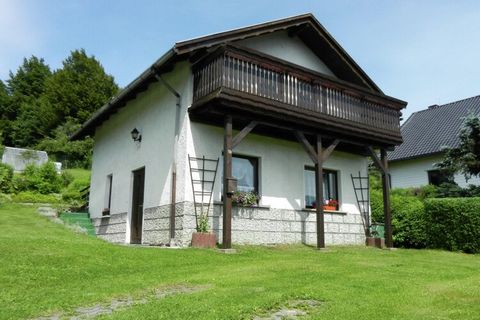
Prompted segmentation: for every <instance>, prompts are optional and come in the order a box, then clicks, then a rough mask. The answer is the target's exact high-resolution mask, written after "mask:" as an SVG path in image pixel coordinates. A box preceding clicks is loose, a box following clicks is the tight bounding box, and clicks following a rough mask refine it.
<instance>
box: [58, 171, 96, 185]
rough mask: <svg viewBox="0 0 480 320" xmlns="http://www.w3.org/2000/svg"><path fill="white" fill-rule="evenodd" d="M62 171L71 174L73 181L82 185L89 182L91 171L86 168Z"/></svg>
mask: <svg viewBox="0 0 480 320" xmlns="http://www.w3.org/2000/svg"><path fill="white" fill-rule="evenodd" d="M64 171H66V172H68V173H70V174H71V175H72V176H73V179H74V180H73V181H74V182H76V183H79V184H82V185H88V184H89V182H90V174H91V171H90V170H87V169H81V168H74V169H65V170H64Z"/></svg>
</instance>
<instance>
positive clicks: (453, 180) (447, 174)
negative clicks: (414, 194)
mask: <svg viewBox="0 0 480 320" xmlns="http://www.w3.org/2000/svg"><path fill="white" fill-rule="evenodd" d="M433 173H436V174H442V175H444V176H445V177H447V179H445V181H443V182H441V183H439V184H435V183H433V182H432V180H433V179H432V176H431V174H433ZM427 179H428V184H431V185H433V186H439V185H441V184H442V183H449V182H452V183H454V182H455V176H454V175H453V174H451V173H447V172H446V171H444V170H440V169H432V170H427Z"/></svg>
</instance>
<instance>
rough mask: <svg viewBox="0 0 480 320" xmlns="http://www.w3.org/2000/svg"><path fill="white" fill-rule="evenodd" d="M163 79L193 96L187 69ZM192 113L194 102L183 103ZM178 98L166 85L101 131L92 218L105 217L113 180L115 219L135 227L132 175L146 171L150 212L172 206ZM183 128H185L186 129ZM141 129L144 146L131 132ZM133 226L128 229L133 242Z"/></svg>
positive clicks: (148, 93)
mask: <svg viewBox="0 0 480 320" xmlns="http://www.w3.org/2000/svg"><path fill="white" fill-rule="evenodd" d="M163 77H164V78H165V79H166V80H167V81H168V82H169V83H170V84H171V85H172V86H173V87H174V88H175V89H176V90H177V91H178V92H179V93H180V94H181V95H182V97H189V96H191V93H189V92H187V91H188V90H190V88H189V87H188V86H189V80H188V79H189V78H190V69H189V66H188V64H187V63H181V64H178V65H177V66H176V68H175V70H174V71H173V72H171V73H169V74H165V75H163ZM182 103H183V105H182V108H183V110H186V108H187V106H188V105H189V104H190V100H188V99H186V100H183V101H182ZM175 104H176V99H175V97H174V96H173V95H172V94H171V93H170V92H168V91H167V89H166V88H165V86H164V85H163V84H161V83H160V82H156V83H154V84H152V85H151V86H150V87H149V89H148V90H147V91H144V92H142V93H140V94H139V95H138V96H137V98H136V99H134V100H131V101H129V102H128V104H127V105H126V106H125V107H123V108H121V109H120V110H119V111H118V112H117V113H116V114H114V115H112V116H111V118H110V119H108V121H106V122H104V123H103V124H102V125H101V126H100V127H98V128H97V130H96V134H95V146H94V150H93V162H92V178H91V190H90V215H91V217H93V218H95V217H100V216H101V214H102V210H103V208H104V207H105V195H106V183H107V175H109V174H113V184H112V202H111V210H110V212H111V214H112V215H113V214H118V213H124V212H126V213H128V218H127V221H130V213H131V198H132V183H133V181H132V171H133V170H136V169H138V168H141V167H145V197H144V208H147V207H154V206H159V205H163V204H167V203H170V196H171V163H172V158H173V141H174V130H175V129H174V128H175V112H176V110H175V108H176V105H175ZM182 125H183V124H182ZM133 128H137V129H138V130H139V131H140V132H141V134H142V141H141V143H138V142H134V141H133V140H132V138H131V135H130V132H131V130H132V129H133ZM128 230H129V226H128V225H127V235H126V237H127V238H128V237H129V235H128Z"/></svg>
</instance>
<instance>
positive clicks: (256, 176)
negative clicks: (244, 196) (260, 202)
mask: <svg viewBox="0 0 480 320" xmlns="http://www.w3.org/2000/svg"><path fill="white" fill-rule="evenodd" d="M233 158H239V159H245V160H248V161H250V163H252V165H253V192H254V193H256V194H257V195H260V188H259V180H260V170H259V167H260V158H259V157H255V156H247V155H243V154H237V153H234V154H232V175H233ZM252 160H253V162H252Z"/></svg>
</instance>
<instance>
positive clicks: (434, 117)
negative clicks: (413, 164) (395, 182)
mask: <svg viewBox="0 0 480 320" xmlns="http://www.w3.org/2000/svg"><path fill="white" fill-rule="evenodd" d="M471 113H473V114H476V115H480V96H475V97H471V98H468V99H464V100H459V101H455V102H451V103H447V104H444V105H440V106H439V105H433V106H430V107H428V109H426V110H422V111H418V112H415V113H413V114H412V115H411V116H410V117H409V118H408V119H407V121H405V123H404V124H403V125H402V127H401V132H402V137H403V143H402V144H401V145H399V146H397V147H396V148H395V150H394V151H392V152H390V153H389V154H388V160H389V161H399V160H406V159H413V158H419V157H424V156H429V155H434V154H440V153H442V148H443V147H446V146H447V147H451V148H455V147H457V146H458V145H459V142H460V139H459V133H460V129H461V127H462V124H463V119H464V118H465V117H466V116H468V115H469V114H471Z"/></svg>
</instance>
